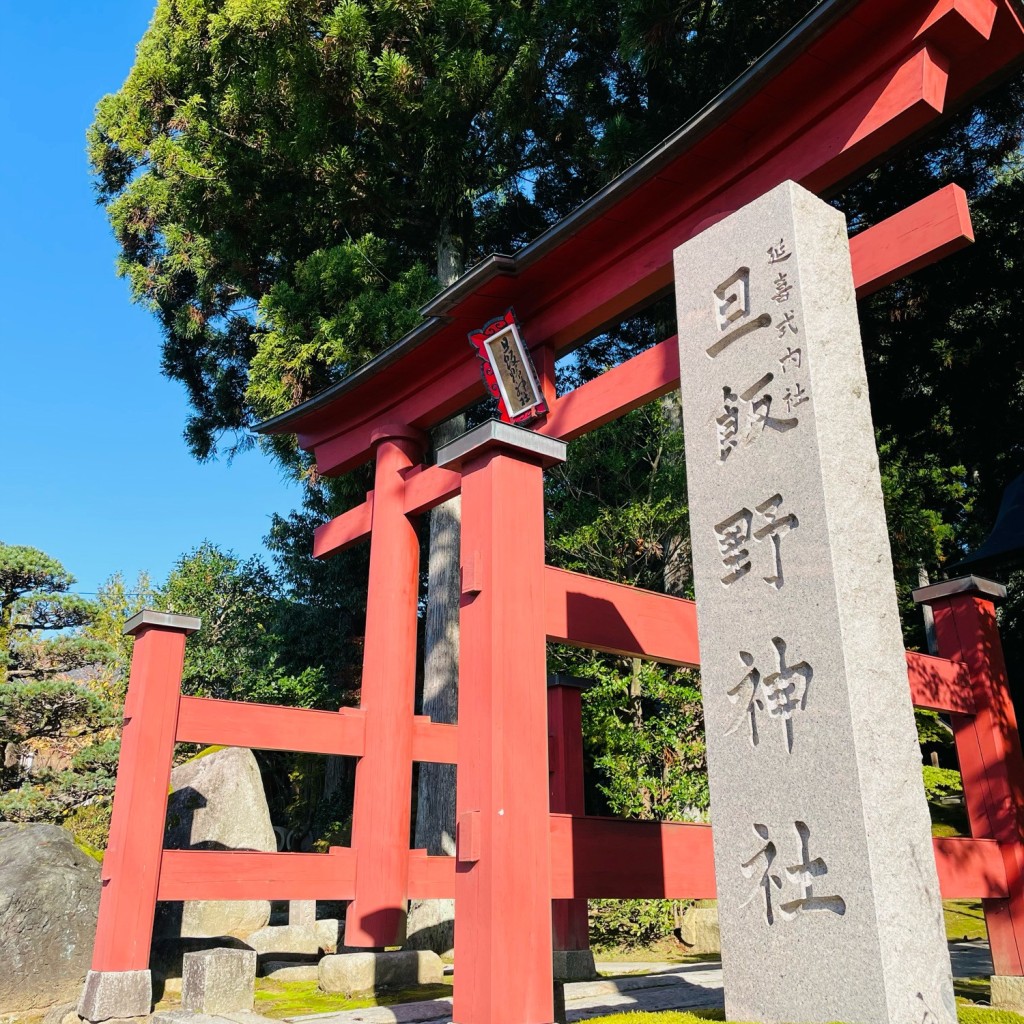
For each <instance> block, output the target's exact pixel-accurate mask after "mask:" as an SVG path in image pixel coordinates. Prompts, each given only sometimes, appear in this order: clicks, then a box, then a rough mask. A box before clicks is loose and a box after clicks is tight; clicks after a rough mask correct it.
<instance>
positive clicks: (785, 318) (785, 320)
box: [775, 309, 800, 363]
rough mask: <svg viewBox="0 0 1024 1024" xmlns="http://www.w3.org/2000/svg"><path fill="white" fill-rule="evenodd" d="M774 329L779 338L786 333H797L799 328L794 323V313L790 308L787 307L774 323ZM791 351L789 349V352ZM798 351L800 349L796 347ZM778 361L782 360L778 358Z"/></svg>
mask: <svg viewBox="0 0 1024 1024" xmlns="http://www.w3.org/2000/svg"><path fill="white" fill-rule="evenodd" d="M775 330H776V332H777V333H778V335H779V337H780V338H785V337H786V335H787V334H799V333H800V329H799V328H798V327H797V325H796V313H794V312H793V310H791V309H787V310H786V312H785V313H784V314H783V315H782V319H781V320H780V321H779V322H778V323H777V324H776V325H775ZM792 351H793V350H792V349H790V352H792ZM799 351H800V349H797V352H799ZM779 362H780V363H781V362H782V360H781V359H780V360H779Z"/></svg>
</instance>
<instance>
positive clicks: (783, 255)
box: [768, 238, 793, 264]
mask: <svg viewBox="0 0 1024 1024" xmlns="http://www.w3.org/2000/svg"><path fill="white" fill-rule="evenodd" d="M792 255H793V254H792V253H791V252H790V251H789V250H788V249H787V248H786V240H785V239H784V238H780V239H779V240H778V242H776V243H775V244H774V245H769V246H768V262H769V264H771V263H785V261H786V260H788V259H789V257H790V256H792Z"/></svg>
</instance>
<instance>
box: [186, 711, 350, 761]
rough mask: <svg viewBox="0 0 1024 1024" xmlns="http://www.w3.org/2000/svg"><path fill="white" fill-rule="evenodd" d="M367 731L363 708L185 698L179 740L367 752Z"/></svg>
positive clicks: (309, 750) (308, 751)
mask: <svg viewBox="0 0 1024 1024" xmlns="http://www.w3.org/2000/svg"><path fill="white" fill-rule="evenodd" d="M365 730H366V722H365V718H364V715H363V712H362V711H361V710H360V709H359V708H341V709H340V710H338V711H311V710H309V709H308V708H289V707H281V706H278V705H276V704H243V703H242V702H240V701H234V700H215V699H213V698H211V697H182V698H181V704H180V706H179V711H178V728H177V731H176V733H175V740H176V741H177V742H178V743H203V744H212V743H220V744H223V745H224V746H227V747H253V748H255V749H256V750H294V751H301V752H302V753H306V754H339V755H342V756H346V757H362V756H363V737H364V734H365Z"/></svg>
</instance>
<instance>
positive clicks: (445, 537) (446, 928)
mask: <svg viewBox="0 0 1024 1024" xmlns="http://www.w3.org/2000/svg"><path fill="white" fill-rule="evenodd" d="M437 272H438V275H437V276H438V280H439V281H440V282H441V285H442V287H445V286H447V285H449V284H451V282H452V281H454V280H455V279H456V278H457V277H458V276H459V274H460V273H461V272H462V260H461V257H460V253H459V249H458V243H457V241H456V239H454V238H453V236H452V233H451V231H450V229H449V227H448V225H447V224H442V226H441V231H440V233H439V239H438V246H437ZM465 429H466V417H465V416H456V417H454V418H453V419H450V420H448V422H447V423H442V424H441V425H440V426H439V427H437V428H436V429H435V430H434V431H433V434H432V441H433V444H434V447H435V448H437V447H438V445H441V444H444V443H445V442H446V441H450V440H452V439H453V438H455V437H458V435H459V434H461V433H462V432H463V431H464V430H465ZM461 522H462V501H461V498H459V497H458V496H456V497H454V498H451V499H450V500H448V501H446V502H444V503H443V504H441V505H438V506H437V507H436V508H435V509H433V511H432V512H431V513H430V550H429V554H428V556H427V615H426V622H425V625H424V641H423V648H424V650H423V708H422V713H423V714H424V715H429V716H430V717H431V719H432V720H433V721H435V722H444V723H446V724H454V723H455V722H456V719H457V716H458V701H459V599H460V590H461V588H460V581H459V541H460V537H461V529H460V526H461ZM415 845H416V848H417V849H420V850H426V851H427V852H428V853H429V854H431V855H433V856H440V855H445V856H454V855H455V765H453V764H428V763H426V762H424V763H421V764H420V768H419V792H418V794H417V803H416V836H415ZM405 944H406V946H407V947H408V948H410V949H432V950H434V952H436V953H450V952H451V950H452V948H453V947H454V944H455V901H454V900H412V901H411V902H410V904H409V914H408V918H407V938H406V943H405Z"/></svg>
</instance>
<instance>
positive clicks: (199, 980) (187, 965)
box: [181, 949, 256, 1013]
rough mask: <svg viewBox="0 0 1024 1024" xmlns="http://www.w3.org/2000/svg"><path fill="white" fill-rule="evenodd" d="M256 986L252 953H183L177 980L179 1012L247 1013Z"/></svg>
mask: <svg viewBox="0 0 1024 1024" xmlns="http://www.w3.org/2000/svg"><path fill="white" fill-rule="evenodd" d="M255 985H256V952H255V950H251V949H207V950H203V951H202V952H201V953H186V954H185V957H184V960H183V965H182V976H181V1008H182V1009H183V1010H190V1011H192V1012H193V1013H235V1012H236V1011H238V1010H251V1009H252V1006H253V999H254V995H255Z"/></svg>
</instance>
